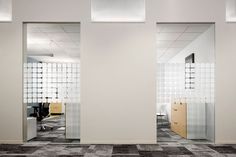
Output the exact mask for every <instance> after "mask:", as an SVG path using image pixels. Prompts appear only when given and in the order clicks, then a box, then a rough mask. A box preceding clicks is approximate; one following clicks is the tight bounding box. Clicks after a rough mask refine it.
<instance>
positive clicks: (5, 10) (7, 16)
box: [0, 0, 12, 22]
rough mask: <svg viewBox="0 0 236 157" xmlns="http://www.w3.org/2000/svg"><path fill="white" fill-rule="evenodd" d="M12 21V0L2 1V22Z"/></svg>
mask: <svg viewBox="0 0 236 157" xmlns="http://www.w3.org/2000/svg"><path fill="white" fill-rule="evenodd" d="M8 21H12V0H0V22H8Z"/></svg>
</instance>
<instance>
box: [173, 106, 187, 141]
mask: <svg viewBox="0 0 236 157" xmlns="http://www.w3.org/2000/svg"><path fill="white" fill-rule="evenodd" d="M171 130H172V131H174V132H175V133H177V134H179V135H180V136H182V137H184V138H187V104H185V103H184V104H182V103H176V104H175V103H173V104H172V106H171Z"/></svg>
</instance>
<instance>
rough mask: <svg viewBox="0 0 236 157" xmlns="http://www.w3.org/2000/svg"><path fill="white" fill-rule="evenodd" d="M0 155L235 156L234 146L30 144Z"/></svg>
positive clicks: (0, 148) (0, 150)
mask: <svg viewBox="0 0 236 157" xmlns="http://www.w3.org/2000/svg"><path fill="white" fill-rule="evenodd" d="M0 156H32V157H33V156H50V157H54V156H61V157H62V156H81V157H82V156H84V157H100V156H101V157H178V156H181V157H236V145H204V144H196V145H193V144H187V145H173V144H170V145H169V144H155V145H79V144H47V143H44V144H43V143H37V142H31V143H26V144H24V145H0Z"/></svg>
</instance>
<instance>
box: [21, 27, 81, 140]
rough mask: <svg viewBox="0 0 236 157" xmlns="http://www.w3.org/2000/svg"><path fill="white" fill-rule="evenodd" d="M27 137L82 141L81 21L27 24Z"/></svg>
mask: <svg viewBox="0 0 236 157" xmlns="http://www.w3.org/2000/svg"><path fill="white" fill-rule="evenodd" d="M23 92H24V94H23V95H24V127H23V128H24V131H23V132H24V140H25V141H29V142H35V141H40V142H52V143H68V142H73V143H76V142H79V141H80V24H79V23H24V91H23Z"/></svg>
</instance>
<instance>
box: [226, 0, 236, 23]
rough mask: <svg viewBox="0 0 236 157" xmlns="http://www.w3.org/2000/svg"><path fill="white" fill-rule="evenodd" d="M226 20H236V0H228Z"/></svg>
mask: <svg viewBox="0 0 236 157" xmlns="http://www.w3.org/2000/svg"><path fill="white" fill-rule="evenodd" d="M226 22H236V0H227V1H226Z"/></svg>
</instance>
